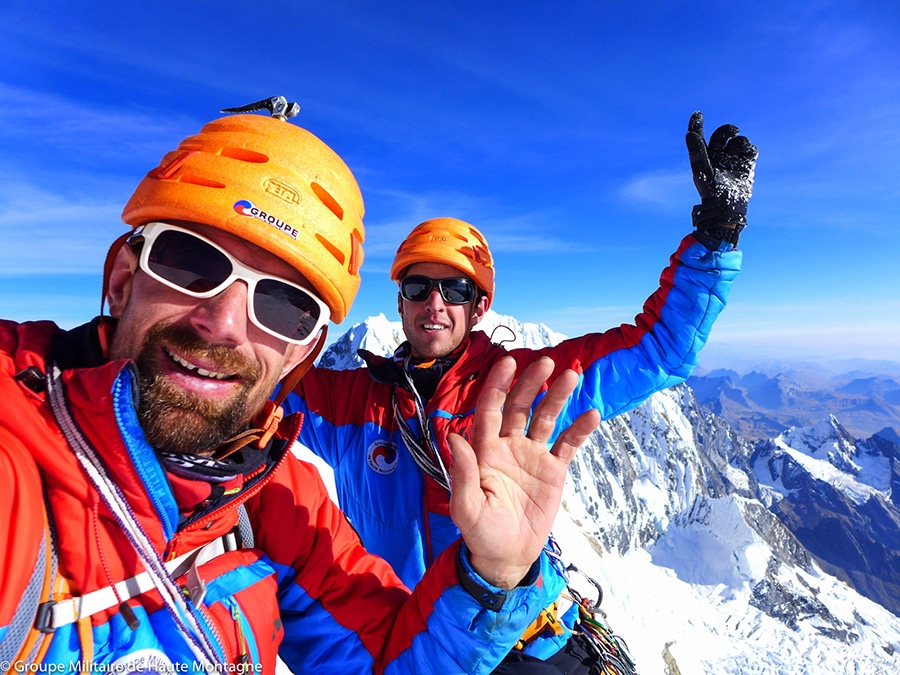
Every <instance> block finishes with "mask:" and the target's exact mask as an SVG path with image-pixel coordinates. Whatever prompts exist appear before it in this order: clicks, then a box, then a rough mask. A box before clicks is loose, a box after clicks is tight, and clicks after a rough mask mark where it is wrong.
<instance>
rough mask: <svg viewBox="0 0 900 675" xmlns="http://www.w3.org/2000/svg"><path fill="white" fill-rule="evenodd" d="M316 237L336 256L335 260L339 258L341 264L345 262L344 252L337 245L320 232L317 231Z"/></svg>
mask: <svg viewBox="0 0 900 675" xmlns="http://www.w3.org/2000/svg"><path fill="white" fill-rule="evenodd" d="M316 239H318V240H319V243H320V244H322V246H324V247H325V248H326V249H328V252H329V253H330V254H331V255H333V256H334V258H335V260H337V261H338V262H339V263H340V264H341V265H343V264H344V254H343V252H342V251H341V249H339V248H338V247H337V246H335V245H334V244H332V243H331V242H330V241H328V240H327V239H326V238H325V237H323V236H322V235H321V234H319V233H318V232H317V233H316Z"/></svg>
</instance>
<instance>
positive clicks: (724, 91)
mask: <svg viewBox="0 0 900 675" xmlns="http://www.w3.org/2000/svg"><path fill="white" fill-rule="evenodd" d="M0 25H2V26H3V30H2V36H3V37H2V39H0V316H3V317H5V318H12V319H15V320H30V319H38V318H52V319H55V320H56V321H58V322H59V323H60V324H61V325H63V326H65V327H70V326H74V325H77V324H78V323H81V322H83V321H86V320H88V319H89V318H91V317H92V316H93V315H95V314H96V313H97V311H98V309H99V294H100V273H99V270H100V267H101V265H102V261H103V258H104V256H105V253H106V249H107V247H108V245H109V243H110V242H111V241H112V239H113V238H114V237H115V236H117V235H118V234H119V233H121V232H123V231H124V226H122V224H121V220H120V214H121V209H122V206H123V205H124V203H125V201H126V200H127V198H128V196H129V195H130V193H131V191H132V190H133V189H134V187H135V185H136V184H137V182H138V181H139V180H140V178H141V177H142V176H143V174H144V173H145V172H146V171H148V170H149V169H150V168H152V167H154V166H155V165H156V164H157V162H158V160H159V159H160V157H161V156H162V154H163V153H164V152H165V151H167V150H169V149H171V148H172V147H174V144H175V143H176V142H177V141H178V140H180V139H181V138H183V137H184V136H187V135H189V134H192V133H195V132H196V131H197V130H198V129H199V128H200V126H201V125H202V124H203V123H205V122H207V121H209V120H210V119H213V118H214V117H216V116H217V115H218V110H219V109H221V108H223V107H229V106H236V105H242V104H245V103H249V102H250V101H253V100H257V99H261V98H265V97H268V96H271V95H275V94H283V95H285V96H287V97H288V98H289V99H290V100H296V101H298V102H299V103H300V105H301V107H302V111H301V113H300V116H299V118H298V120H299V123H300V124H301V125H302V126H304V127H306V128H307V129H309V130H311V131H312V132H313V133H315V134H316V135H318V136H319V137H320V138H322V139H323V140H324V141H325V142H326V143H328V144H329V145H330V146H331V147H332V148H334V149H335V150H336V151H337V152H338V153H339V154H340V155H341V156H342V157H343V158H344V159H345V160H346V162H347V163H348V164H349V166H350V167H351V169H353V171H354V173H355V174H356V176H357V178H358V180H359V183H360V186H361V188H362V191H363V196H364V197H365V200H366V208H367V214H366V221H365V222H366V229H367V239H366V244H365V251H366V260H365V264H364V267H363V286H362V289H361V291H360V294H359V296H358V299H357V302H356V304H355V306H354V308H353V311H352V312H351V314H350V316H349V318H348V319H347V321H345V323H344V324H343V325H342V326H339V327H337V329H333V333H334V334H337V333H339V332H341V331H342V330H343V329H345V328H348V327H349V326H350V325H352V323H355V322H357V321H361V320H363V319H364V318H365V317H367V316H369V315H372V314H377V313H379V312H383V313H385V314H386V315H387V316H388V317H389V318H395V315H396V300H395V298H396V289H395V286H393V285H392V284H391V282H390V281H389V280H388V278H387V272H388V268H389V266H390V261H391V258H392V255H393V252H394V251H395V250H396V247H397V245H398V243H399V242H400V241H401V239H402V238H403V236H404V235H405V234H406V233H407V232H408V231H409V230H410V229H411V228H412V227H413V226H414V225H415V224H417V223H418V222H420V221H422V220H424V219H426V218H430V217H435V216H455V217H458V218H462V219H464V220H468V221H469V222H472V223H474V224H475V225H477V226H478V227H479V228H480V229H481V230H482V231H483V232H484V233H485V234H486V235H487V237H488V239H489V241H490V243H491V247H492V249H493V250H494V252H495V256H496V260H497V269H498V291H497V296H496V300H495V305H494V308H495V309H496V310H497V311H498V312H500V313H502V314H510V315H513V316H515V317H516V318H518V319H520V320H522V321H532V322H543V323H546V324H547V325H549V326H550V327H551V328H553V329H554V330H557V331H560V332H562V333H565V334H568V335H578V334H581V333H584V332H588V331H591V330H602V329H605V328H608V327H610V326H613V325H617V324H619V323H621V322H625V321H630V320H631V318H632V317H633V316H634V314H635V313H636V312H637V311H638V310H639V308H640V306H641V304H642V302H643V300H644V299H645V298H646V296H647V295H648V294H649V293H650V292H652V291H653V289H654V288H655V284H656V280H657V278H658V276H659V272H660V271H661V269H662V268H663V266H664V265H665V263H666V261H667V259H668V256H669V254H670V253H671V252H672V251H673V250H674V248H675V246H676V245H677V243H678V241H679V240H680V239H681V237H682V236H683V234H685V233H686V232H688V231H689V230H690V209H691V206H692V205H693V204H694V203H695V201H696V194H695V192H694V189H693V185H692V182H691V177H690V170H689V166H688V161H687V153H686V150H685V148H684V133H685V130H686V127H687V122H688V119H689V117H690V114H691V112H692V111H694V110H701V111H703V113H704V115H705V117H706V121H707V133H709V132H711V131H712V130H713V129H714V128H715V127H716V126H718V125H720V124H723V123H726V122H727V123H734V124H736V125H738V126H739V127H740V128H741V130H742V132H743V133H746V135H748V136H749V137H750V139H751V140H752V141H753V142H754V143H755V144H756V145H757V146H758V147H759V149H760V159H759V163H758V166H757V174H756V187H755V194H754V197H753V200H752V202H751V205H750V210H749V214H748V220H749V223H750V224H749V227H748V229H747V230H746V231H745V233H744V236H743V238H742V240H741V248H742V249H743V250H744V254H745V258H744V272H743V274H742V275H741V277H740V278H739V279H738V281H737V282H736V284H735V287H734V289H733V292H732V296H731V301H730V303H729V306H728V308H727V309H726V311H725V313H724V314H723V316H722V318H721V319H720V320H719V322H718V324H717V325H716V327H715V329H714V331H713V335H712V339H711V342H710V344H709V346H708V347H707V358H708V359H710V361H709V362H710V363H712V360H713V359H719V360H724V362H727V360H728V359H735V360H736V359H737V358H738V356H741V357H743V356H749V355H763V356H771V357H792V358H793V357H798V356H807V357H815V358H825V357H843V358H849V357H863V358H870V359H892V360H897V361H900V298H898V290H900V283H898V281H897V278H896V273H897V268H898V267H900V223H898V214H900V160H898V157H900V75H898V73H900V39H898V35H900V3H897V2H895V1H890V2H888V1H884V2H866V3H863V2H784V1H783V0H782V1H781V2H771V1H769V0H761V1H756V2H750V1H747V2H743V1H735V2H727V1H724V0H720V1H718V2H704V1H700V2H679V1H670V2H633V3H622V2H616V3H613V2H598V1H595V2H586V1H574V2H567V3H543V2H541V3H539V2H528V1H524V0H522V1H518V2H512V1H507V2H503V1H498V2H466V1H463V2H452V3H448V2H440V3H436V2H427V1H425V0H418V1H417V2H391V3H376V2H364V1H361V0H360V1H341V0H331V1H329V2H315V3H313V2H305V1H302V0H294V1H292V2H287V1H285V2H265V1H263V0H261V1H260V2H256V3H248V2H231V1H223V0H218V1H216V2H205V1H196V2H190V3H186V2H170V1H166V0H157V1H156V2H152V3H150V2H141V1H134V2H130V3H110V2H92V1H81V2H77V3H72V2H62V1H58V2H46V1H44V0H31V1H28V2H22V1H21V0H5V1H4V2H3V3H0Z"/></svg>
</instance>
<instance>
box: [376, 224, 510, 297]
mask: <svg viewBox="0 0 900 675" xmlns="http://www.w3.org/2000/svg"><path fill="white" fill-rule="evenodd" d="M422 262H435V263H444V264H445V265H450V266H451V267H455V268H456V269H458V270H459V271H460V272H463V273H464V274H466V275H468V276H469V277H471V278H472V280H473V281H474V282H475V285H476V286H478V288H480V289H481V290H482V291H483V292H484V294H485V295H486V296H487V301H488V307H490V305H491V302H492V301H493V299H494V259H493V258H492V257H491V251H490V249H489V248H488V243H487V240H486V239H485V238H484V235H483V234H481V232H479V231H478V230H477V229H475V227H473V226H472V225H469V223H466V222H464V221H462V220H457V219H456V218H432V219H431V220H426V221H425V222H424V223H420V224H419V225H416V226H415V227H414V228H413V231H412V232H410V233H409V235H408V236H407V237H406V239H404V240H403V243H402V244H400V248H398V249H397V255H396V256H395V257H394V264H393V265H391V279H392V280H393V281H400V279H401V278H402V277H403V275H404V274H405V273H406V270H407V269H408V268H409V267H410V265H415V264H416V263H422Z"/></svg>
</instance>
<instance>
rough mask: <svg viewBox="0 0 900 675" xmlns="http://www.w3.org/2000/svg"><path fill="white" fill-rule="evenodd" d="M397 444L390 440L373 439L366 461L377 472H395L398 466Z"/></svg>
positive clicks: (367, 451)
mask: <svg viewBox="0 0 900 675" xmlns="http://www.w3.org/2000/svg"><path fill="white" fill-rule="evenodd" d="M397 458H398V456H397V446H396V445H394V444H393V443H391V442H390V441H385V440H381V439H379V440H377V441H373V442H372V444H371V445H370V446H369V449H368V450H366V462H368V464H369V468H370V469H372V471H374V472H375V473H393V471H394V469H396V468H397Z"/></svg>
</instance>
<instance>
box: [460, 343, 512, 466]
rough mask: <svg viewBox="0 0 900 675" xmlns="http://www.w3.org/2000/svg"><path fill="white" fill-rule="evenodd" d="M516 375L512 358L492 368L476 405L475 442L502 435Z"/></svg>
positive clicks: (505, 357)
mask: <svg viewBox="0 0 900 675" xmlns="http://www.w3.org/2000/svg"><path fill="white" fill-rule="evenodd" d="M515 375H516V362H515V361H514V360H513V358H512V357H511V356H504V357H503V358H502V359H500V360H499V361H497V363H495V364H494V367H493V368H491V370H490V372H489V373H488V376H487V378H486V379H485V383H484V389H482V390H481V393H480V394H479V395H478V402H477V404H476V405H475V430H474V432H473V434H472V439H473V442H476V443H477V442H478V441H487V440H489V439H491V438H497V436H498V435H499V434H500V427H501V424H503V421H504V416H503V410H504V405H505V403H506V399H507V392H508V391H509V387H510V385H511V384H512V381H513V378H514V377H515ZM454 461H456V460H455V459H454Z"/></svg>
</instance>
